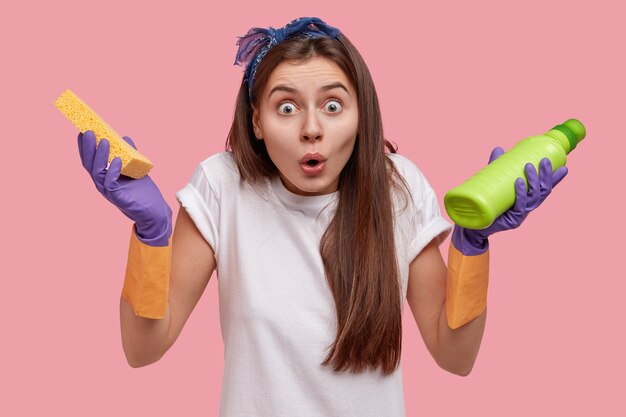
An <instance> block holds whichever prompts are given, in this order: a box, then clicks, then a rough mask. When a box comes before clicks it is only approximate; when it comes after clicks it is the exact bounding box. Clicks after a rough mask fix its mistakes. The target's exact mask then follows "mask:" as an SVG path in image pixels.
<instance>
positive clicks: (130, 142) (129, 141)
mask: <svg viewBox="0 0 626 417" xmlns="http://www.w3.org/2000/svg"><path fill="white" fill-rule="evenodd" d="M122 139H124V140H125V141H126V142H127V143H128V144H129V145H130V146H132V147H133V148H135V150H137V145H135V142H134V141H133V140H132V139H131V138H130V137H128V136H123V137H122Z"/></svg>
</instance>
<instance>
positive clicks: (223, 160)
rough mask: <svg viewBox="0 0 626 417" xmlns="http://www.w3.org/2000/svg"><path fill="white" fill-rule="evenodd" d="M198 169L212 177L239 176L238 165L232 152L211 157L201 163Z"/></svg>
mask: <svg viewBox="0 0 626 417" xmlns="http://www.w3.org/2000/svg"><path fill="white" fill-rule="evenodd" d="M198 169H199V170H201V171H203V172H204V173H206V174H212V175H226V176H229V175H231V176H232V175H234V174H236V175H239V170H238V169H237V163H236V162H235V158H234V156H233V153H232V152H228V151H224V152H219V153H216V154H214V155H211V156H209V157H208V158H206V159H205V160H204V161H202V162H200V164H199V166H198Z"/></svg>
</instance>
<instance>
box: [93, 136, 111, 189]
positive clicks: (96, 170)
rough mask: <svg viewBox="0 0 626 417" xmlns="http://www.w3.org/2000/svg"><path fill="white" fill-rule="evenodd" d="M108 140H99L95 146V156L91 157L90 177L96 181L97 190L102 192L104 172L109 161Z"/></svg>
mask: <svg viewBox="0 0 626 417" xmlns="http://www.w3.org/2000/svg"><path fill="white" fill-rule="evenodd" d="M109 148H110V145H109V141H108V140H106V139H105V138H102V140H100V143H98V147H97V148H96V156H95V158H94V159H93V168H92V171H91V177H92V178H93V181H94V182H95V183H96V188H98V191H100V192H102V191H103V187H104V175H105V174H106V170H107V164H108V162H109Z"/></svg>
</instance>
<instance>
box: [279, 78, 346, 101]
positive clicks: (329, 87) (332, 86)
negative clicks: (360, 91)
mask: <svg viewBox="0 0 626 417" xmlns="http://www.w3.org/2000/svg"><path fill="white" fill-rule="evenodd" d="M335 88H341V89H343V90H345V92H346V93H348V94H350V92H349V91H348V89H347V88H346V86H345V85H343V84H342V83H341V82H339V81H337V82H334V83H330V84H326V85H323V86H321V87H320V89H319V91H320V92H321V93H323V92H326V91H330V90H333V89H335ZM277 91H285V92H287V93H291V94H296V93H298V90H297V89H295V88H293V87H289V86H287V85H284V84H279V85H277V86H276V87H274V88H272V91H270V93H269V95H268V96H267V97H268V98H269V97H271V96H272V94H274V93H275V92H277Z"/></svg>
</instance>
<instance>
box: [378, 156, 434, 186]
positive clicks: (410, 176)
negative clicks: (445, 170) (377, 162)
mask: <svg viewBox="0 0 626 417" xmlns="http://www.w3.org/2000/svg"><path fill="white" fill-rule="evenodd" d="M387 157H388V158H389V159H390V160H391V161H392V162H393V164H394V166H395V168H396V170H397V171H398V173H399V174H400V176H402V178H403V179H404V180H405V182H406V183H407V186H408V187H409V190H410V191H411V193H418V194H419V195H424V194H428V193H429V192H430V191H432V189H431V187H430V184H429V183H428V180H427V179H426V177H425V176H424V174H423V173H422V171H421V170H420V169H419V168H418V167H417V165H415V163H414V162H413V161H412V160H410V159H409V158H407V157H406V156H404V155H400V154H398V153H390V154H387Z"/></svg>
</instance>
